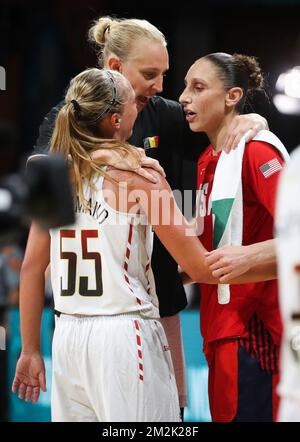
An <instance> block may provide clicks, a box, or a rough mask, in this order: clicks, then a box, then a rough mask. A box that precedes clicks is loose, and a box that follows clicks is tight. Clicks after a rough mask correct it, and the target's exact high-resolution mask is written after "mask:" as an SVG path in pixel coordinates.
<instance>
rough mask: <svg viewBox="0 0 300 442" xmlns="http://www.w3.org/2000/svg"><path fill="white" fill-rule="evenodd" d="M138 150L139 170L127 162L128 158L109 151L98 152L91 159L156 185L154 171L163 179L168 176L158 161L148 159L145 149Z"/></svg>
mask: <svg viewBox="0 0 300 442" xmlns="http://www.w3.org/2000/svg"><path fill="white" fill-rule="evenodd" d="M137 150H138V152H139V154H140V160H141V164H140V166H139V167H138V168H136V167H135V168H133V167H132V166H131V165H130V163H129V162H128V161H127V159H126V156H125V157H124V156H120V155H119V154H118V152H115V151H113V150H109V149H101V150H96V151H94V152H93V153H92V154H91V157H92V159H93V160H95V161H96V162H97V163H98V164H107V165H109V166H113V167H114V168H115V169H119V170H127V171H131V172H134V173H136V174H138V175H140V176H142V177H143V178H145V179H146V180H148V181H150V182H151V183H154V184H156V183H157V178H156V177H155V175H154V174H153V173H152V171H153V170H155V171H157V172H158V173H160V174H161V175H162V176H163V177H165V176H166V174H165V171H164V169H163V168H162V167H161V165H160V164H159V162H158V161H157V160H155V159H153V158H149V157H147V156H146V154H145V151H144V149H142V148H140V147H139V148H137Z"/></svg>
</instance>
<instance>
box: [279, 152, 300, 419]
mask: <svg viewBox="0 0 300 442" xmlns="http://www.w3.org/2000/svg"><path fill="white" fill-rule="evenodd" d="M276 229H277V234H278V246H277V247H278V248H277V252H278V267H279V287H280V309H281V314H282V320H283V328H284V333H283V340H282V347H281V380H280V385H279V392H280V394H281V395H282V396H288V397H290V398H293V397H294V398H297V399H298V400H299V399H300V275H299V273H297V272H296V270H295V266H296V265H299V264H300V148H298V149H297V150H296V151H295V152H294V153H293V154H292V156H291V161H290V162H289V163H287V165H286V166H285V168H284V170H283V172H282V174H281V177H280V181H279V188H278V198H277V213H276ZM299 418H300V416H299Z"/></svg>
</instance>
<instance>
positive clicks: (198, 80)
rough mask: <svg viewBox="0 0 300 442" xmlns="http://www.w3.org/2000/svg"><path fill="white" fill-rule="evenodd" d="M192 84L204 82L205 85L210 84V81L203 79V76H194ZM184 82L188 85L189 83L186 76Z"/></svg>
mask: <svg viewBox="0 0 300 442" xmlns="http://www.w3.org/2000/svg"><path fill="white" fill-rule="evenodd" d="M190 82H191V83H192V84H195V83H203V84H204V85H206V86H207V85H208V83H207V82H206V81H205V80H203V79H202V78H196V77H194V78H192V79H191V81H190ZM184 84H185V85H186V84H187V79H186V78H185V79H184Z"/></svg>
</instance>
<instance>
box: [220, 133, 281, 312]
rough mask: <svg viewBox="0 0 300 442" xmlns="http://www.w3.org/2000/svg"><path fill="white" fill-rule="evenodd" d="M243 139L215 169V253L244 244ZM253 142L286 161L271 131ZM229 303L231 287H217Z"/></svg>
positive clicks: (225, 285)
mask: <svg viewBox="0 0 300 442" xmlns="http://www.w3.org/2000/svg"><path fill="white" fill-rule="evenodd" d="M247 134H248V132H247V133H246V134H245V135H244V136H243V137H242V139H241V141H240V142H239V145H238V147H237V148H236V149H235V150H232V151H231V152H230V153H229V154H226V153H225V152H222V153H221V155H220V158H219V161H218V164H217V167H216V171H215V177H214V182H213V188H212V214H213V231H214V241H213V244H214V249H217V248H219V247H221V246H224V245H241V244H242V240H243V187H242V165H243V156H244V151H245V144H246V143H245V139H246V136H247ZM253 141H264V142H266V143H269V144H271V145H272V146H274V147H275V148H277V149H278V151H279V152H280V153H281V155H282V157H283V159H284V160H285V161H288V160H289V154H288V152H287V150H286V148H285V147H284V145H283V144H282V143H281V141H280V140H279V139H278V138H277V137H276V135H274V134H273V133H272V132H270V131H268V130H262V131H260V132H259V133H258V134H257V135H256V137H255V138H253ZM229 301H230V286H229V285H228V284H219V285H218V302H219V304H228V303H229Z"/></svg>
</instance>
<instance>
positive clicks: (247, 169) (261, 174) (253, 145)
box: [242, 141, 284, 217]
mask: <svg viewBox="0 0 300 442" xmlns="http://www.w3.org/2000/svg"><path fill="white" fill-rule="evenodd" d="M283 164H284V160H283V158H282V156H281V154H280V152H279V151H278V150H277V149H276V148H275V147H274V146H272V145H271V144H268V143H265V142H262V141H251V142H250V143H248V144H247V145H246V147H245V153H244V159H243V173H242V176H243V187H244V188H245V186H247V188H249V189H251V190H252V192H251V193H252V194H253V196H254V197H255V199H256V200H258V201H259V202H260V203H261V204H262V205H263V206H264V207H265V208H266V209H267V210H268V212H269V213H270V214H271V215H272V217H274V208H275V201H276V191H277V184H278V178H279V175H280V172H281V170H282V165H283ZM248 186H249V187H248Z"/></svg>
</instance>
